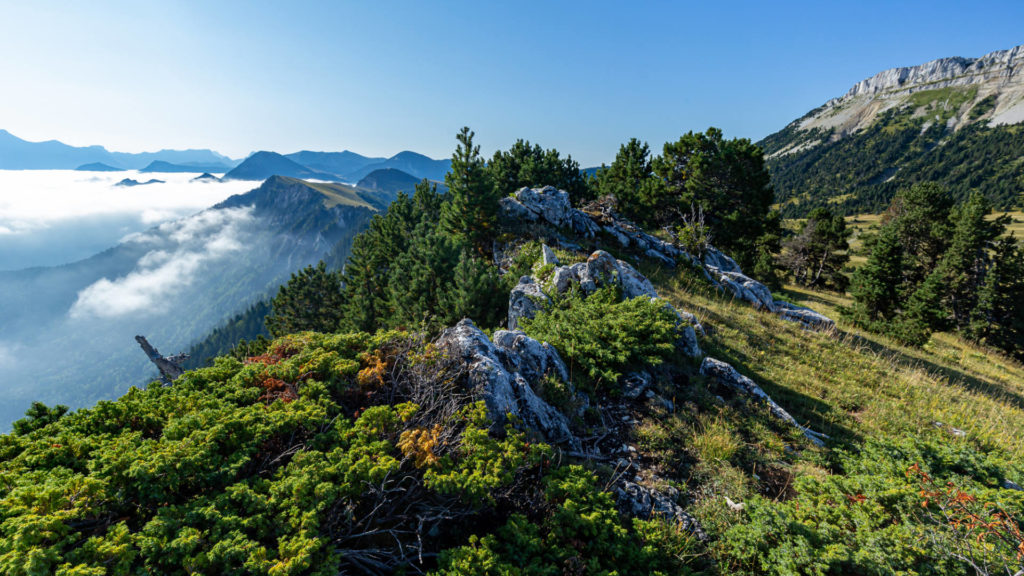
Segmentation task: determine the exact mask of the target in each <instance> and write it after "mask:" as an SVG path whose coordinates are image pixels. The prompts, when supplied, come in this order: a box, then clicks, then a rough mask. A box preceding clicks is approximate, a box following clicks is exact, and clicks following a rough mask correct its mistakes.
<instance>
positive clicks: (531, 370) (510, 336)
mask: <svg viewBox="0 0 1024 576" xmlns="http://www.w3.org/2000/svg"><path fill="white" fill-rule="evenodd" d="M494 345H495V346H497V347H498V349H500V350H504V351H508V352H510V353H509V354H506V356H507V357H508V358H509V359H510V364H511V365H509V364H506V368H508V369H509V370H510V371H515V372H520V373H521V374H522V375H523V376H524V377H525V378H526V380H527V381H528V382H530V383H531V384H536V383H537V382H538V381H540V379H541V378H543V377H544V376H545V375H546V374H549V373H550V374H552V375H554V376H556V377H558V379H559V380H561V381H562V382H568V381H569V369H568V368H566V367H565V362H563V361H562V357H561V356H559V355H558V350H555V347H554V346H552V345H550V344H548V343H547V342H538V341H537V340H535V339H533V338H530V337H529V336H527V335H526V334H525V333H523V332H522V331H521V330H513V331H510V330H498V331H496V332H495V333H494Z"/></svg>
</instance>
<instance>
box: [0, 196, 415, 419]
mask: <svg viewBox="0 0 1024 576" xmlns="http://www.w3.org/2000/svg"><path fill="white" fill-rule="evenodd" d="M394 196H395V195H394V194H392V193H390V192H382V191H379V190H366V189H358V188H355V187H353V186H348V185H345V184H317V183H308V182H304V181H302V180H297V179H293V178H286V177H280V176H275V177H271V178H269V179H267V181H266V182H264V183H263V184H262V185H260V186H259V187H258V188H256V189H254V190H252V191H250V192H248V193H245V194H240V195H236V196H232V197H231V198H228V199H227V200H225V201H224V202H222V203H220V204H218V205H216V206H214V207H213V208H210V209H208V210H205V211H203V212H200V213H198V214H196V215H194V216H191V217H189V218H185V219H182V220H179V221H175V222H169V223H166V224H162V225H160V226H158V227H155V228H152V229H150V230H148V231H146V232H144V233H142V234H137V235H134V236H132V237H129V238H128V239H126V240H125V241H124V242H122V243H120V244H118V245H116V246H114V247H112V248H110V249H108V250H105V251H103V252H101V253H99V254H96V255H95V256H93V257H91V258H88V259H85V260H81V261H78V262H74V263H71V264H67V265H64V266H56V267H43V268H31V269H26V270H19V271H14V272H0V294H3V295H4V297H3V298H0V359H3V360H4V361H3V362H0V382H3V383H4V385H3V386H0V430H2V429H6V428H8V427H9V426H10V423H11V422H12V421H13V420H14V419H16V418H18V417H20V416H21V415H22V413H24V411H25V410H26V409H27V408H28V406H29V404H30V402H31V401H32V400H41V401H44V402H47V403H63V404H67V405H70V406H72V407H77V406H84V405H91V404H93V403H95V402H96V401H97V400H100V399H110V398H114V397H117V396H119V395H121V394H123V393H124V392H125V391H126V390H127V389H128V387H129V386H132V385H136V386H138V385H142V384H144V383H146V382H147V381H148V378H149V377H150V376H151V375H152V374H153V368H152V366H151V365H150V364H149V362H148V360H147V359H146V357H145V355H143V354H142V352H141V351H140V350H139V349H138V346H137V345H136V344H135V342H134V340H133V337H134V336H135V335H136V334H143V335H145V336H147V337H148V338H149V340H150V342H152V343H153V345H154V346H156V347H157V348H159V349H160V351H162V352H164V353H167V354H172V353H176V352H179V351H183V350H187V349H188V348H189V346H190V345H191V344H193V343H194V342H197V341H199V340H200V339H202V338H203V337H204V336H206V335H207V334H209V333H210V332H211V330H213V329H214V328H215V327H216V326H218V325H219V324H220V323H222V322H223V321H224V320H225V319H227V318H230V317H231V316H233V315H235V314H237V313H239V312H242V311H243V310H245V309H246V308H247V307H249V306H250V305H251V304H253V303H254V302H257V301H261V300H263V299H265V298H267V297H268V295H272V294H274V293H276V291H277V288H278V286H279V285H280V284H282V283H283V282H285V281H286V280H287V279H288V277H289V275H290V274H291V273H292V272H295V271H296V270H298V269H300V268H302V267H304V266H306V265H307V264H313V263H316V262H317V261H319V260H321V259H323V260H325V261H326V262H328V264H329V265H331V266H332V267H340V266H341V265H342V264H343V263H344V261H345V259H346V258H347V257H348V251H349V248H350V246H351V242H352V239H353V238H354V237H355V235H356V234H358V233H359V232H361V231H362V230H364V229H365V228H366V226H367V225H368V223H369V220H370V217H371V216H372V215H373V214H375V213H376V212H378V211H380V210H382V209H384V208H385V207H386V206H387V205H388V204H389V203H390V202H391V200H392V199H393V198H394Z"/></svg>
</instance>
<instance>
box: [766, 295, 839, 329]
mask: <svg viewBox="0 0 1024 576" xmlns="http://www.w3.org/2000/svg"><path fill="white" fill-rule="evenodd" d="M775 312H776V314H778V315H779V317H780V318H782V319H783V320H789V321H791V322H800V323H801V324H803V326H804V328H807V329H808V330H817V331H819V332H831V331H833V330H835V329H836V323H835V322H834V321H833V320H832V319H831V318H829V317H828V316H825V315H824V314H821V313H819V312H815V311H814V310H811V309H810V308H804V307H803V306H797V305H796V304H790V303H789V302H785V301H782V300H776V301H775Z"/></svg>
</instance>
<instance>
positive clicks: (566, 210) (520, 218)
mask: <svg viewBox="0 0 1024 576" xmlns="http://www.w3.org/2000/svg"><path fill="white" fill-rule="evenodd" d="M501 210H502V215H503V217H504V218H505V219H506V220H509V221H513V222H542V223H546V224H548V225H550V226H554V227H555V228H566V229H569V230H571V231H572V232H574V233H576V234H579V235H582V236H583V237H585V238H591V237H593V236H594V235H595V234H596V233H597V232H599V231H603V232H605V233H607V234H608V235H609V236H610V237H612V238H614V239H615V240H616V241H617V242H618V243H619V244H620V245H622V247H623V248H629V249H631V250H634V251H637V252H640V253H642V254H644V255H645V256H647V257H648V258H651V259H653V260H656V261H659V262H662V263H663V264H665V265H668V266H676V265H677V263H679V262H687V263H691V264H694V265H696V266H697V267H698V268H700V269H701V270H702V272H703V274H704V276H705V277H706V278H707V279H708V280H709V281H710V282H711V283H712V284H714V285H715V286H717V287H718V288H719V289H721V290H723V291H727V292H729V293H731V294H732V295H733V296H734V297H735V298H737V299H739V300H743V301H745V302H749V303H750V304H751V305H752V306H754V308H756V309H758V310H765V311H767V312H771V313H774V314H778V315H779V317H781V318H782V319H784V320H789V321H793V322H800V323H801V324H802V325H803V326H804V327H805V328H808V329H811V330H822V331H831V330H834V329H835V322H834V321H832V319H830V318H828V317H827V316H824V315H823V314H819V313H817V312H815V311H813V310H811V309H809V308H803V307H800V306H795V305H793V304H789V303H788V302H782V301H776V300H774V298H773V297H772V293H771V290H769V289H768V287H766V286H765V285H764V284H761V283H760V282H758V281H757V280H754V279H752V278H750V277H749V276H746V275H744V274H743V272H742V271H741V270H740V267H739V266H738V265H737V264H736V262H735V261H734V260H733V259H732V258H729V257H728V256H726V255H725V254H724V253H722V252H721V251H719V250H718V249H716V248H714V247H713V246H712V247H708V249H707V250H706V251H705V254H704V256H703V260H701V259H697V258H694V257H693V256H692V255H691V254H689V253H688V252H686V251H685V250H683V249H681V248H679V247H678V246H675V245H673V244H672V243H670V242H666V241H664V240H662V239H660V238H657V237H655V236H652V235H651V234H648V233H647V232H644V231H643V230H642V229H640V228H639V227H638V226H636V225H635V224H633V223H631V222H629V221H627V220H625V219H622V218H619V217H618V216H616V215H615V214H613V213H610V212H602V213H600V214H588V213H586V212H583V211H582V210H578V209H576V208H573V207H572V206H571V205H570V203H569V195H568V194H567V193H566V192H564V191H561V190H557V189H555V188H554V187H552V186H546V187H544V188H541V189H539V190H536V189H532V188H521V189H520V190H518V191H517V192H516V193H515V194H514V197H506V198H502V199H501ZM594 254H597V253H596V252H595V253H594ZM609 257H610V255H609ZM591 258H594V256H593V255H592V256H591ZM612 260H614V258H613V259H612ZM615 262H617V265H618V266H617V267H618V268H620V269H621V270H622V271H623V272H621V274H620V276H623V277H626V280H628V281H629V284H630V287H631V288H632V285H633V284H634V282H632V281H631V280H630V279H631V278H635V277H636V276H640V275H639V273H637V272H636V270H634V269H633V267H632V266H629V265H628V264H626V263H625V262H623V261H621V260H617V261H615ZM601 265H602V266H606V267H607V266H608V264H607V262H605V263H604V264H601ZM589 266H590V263H589V262H588V263H587V264H586V266H585V267H584V265H583V264H576V265H574V266H572V267H561V268H558V269H556V270H555V274H554V275H553V276H552V278H553V282H554V285H555V288H556V289H557V290H558V291H559V292H564V289H565V288H566V287H567V286H568V283H569V282H573V281H574V279H575V280H576V281H578V282H579V283H580V285H581V287H583V288H584V291H587V290H588V288H589V286H591V283H590V282H591V280H592V278H591V274H590V271H589V270H590V269H589ZM564 268H568V270H565V269H564ZM611 268H615V266H611ZM640 277H641V278H642V276H640ZM644 281H645V282H646V278H645V279H644ZM647 286H648V287H649V286H650V282H647ZM516 289H517V290H518V291H519V292H520V293H521V294H520V296H522V297H515V296H514V297H513V299H512V301H511V302H510V306H509V308H510V310H509V314H510V316H509V327H510V328H515V327H516V322H517V321H516V320H515V319H513V314H514V315H515V317H516V318H518V317H522V316H524V315H525V314H524V312H525V313H529V312H530V311H535V310H531V308H533V306H534V304H533V302H535V301H537V300H538V299H540V300H543V299H544V298H546V296H543V295H542V294H540V292H541V291H540V287H539V286H532V285H531V283H530V282H529V278H528V277H524V279H523V280H521V281H520V285H519V286H517V287H516ZM638 290H641V291H642V290H643V289H642V288H639V289H638ZM514 292H515V291H514ZM527 293H529V295H530V296H532V297H533V298H531V299H530V301H529V302H528V301H527V300H525V299H524V297H525V296H526V295H527ZM647 295H649V296H657V294H656V293H655V292H654V288H653V287H650V290H649V293H647ZM626 296H627V297H629V298H632V297H634V296H633V295H629V294H627V295H626ZM521 308H523V309H521Z"/></svg>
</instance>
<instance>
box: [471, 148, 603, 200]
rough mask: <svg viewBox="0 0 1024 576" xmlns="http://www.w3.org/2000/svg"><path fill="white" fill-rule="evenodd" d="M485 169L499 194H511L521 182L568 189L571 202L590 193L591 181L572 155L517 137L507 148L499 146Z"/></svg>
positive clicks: (586, 198)
mask: <svg viewBox="0 0 1024 576" xmlns="http://www.w3.org/2000/svg"><path fill="white" fill-rule="evenodd" d="M487 169H488V171H489V172H490V174H491V178H492V179H493V180H494V183H495V186H497V188H498V194H499V196H503V195H505V194H511V193H512V192H515V191H516V190H518V189H520V188H522V187H523V186H532V187H537V186H554V187H555V188H558V189H559V190H565V191H566V192H568V193H569V199H570V200H571V201H572V202H573V203H576V204H578V203H580V202H583V201H585V200H588V199H590V197H591V196H592V193H591V190H590V183H589V182H588V180H587V178H586V177H585V175H584V174H583V172H581V171H580V165H579V162H576V161H575V160H573V159H572V156H571V155H570V156H566V157H565V158H562V157H561V154H560V153H559V152H558V150H555V149H553V148H552V149H550V150H547V151H545V150H544V149H543V148H541V147H540V145H538V144H534V145H532V146H531V145H530V143H529V142H528V141H525V140H522V139H520V140H516V143H515V144H513V145H512V147H511V148H509V149H508V151H504V152H503V151H501V150H498V151H497V152H495V153H494V156H493V157H492V158H491V162H490V164H488V165H487Z"/></svg>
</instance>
